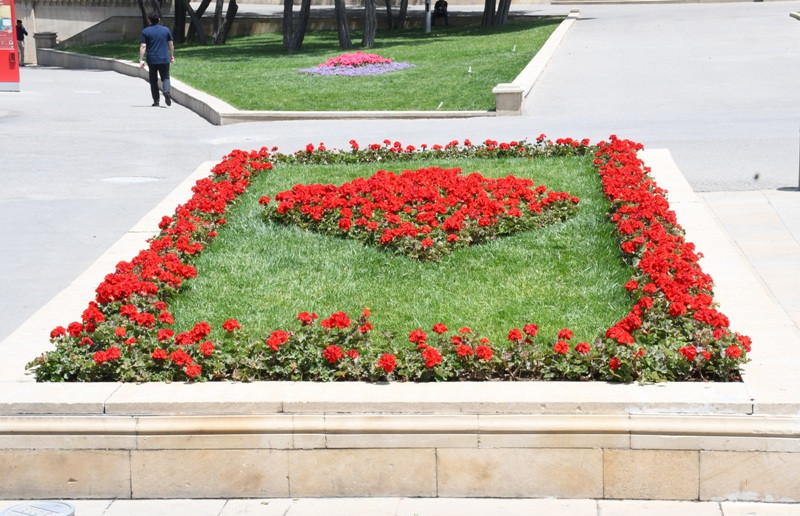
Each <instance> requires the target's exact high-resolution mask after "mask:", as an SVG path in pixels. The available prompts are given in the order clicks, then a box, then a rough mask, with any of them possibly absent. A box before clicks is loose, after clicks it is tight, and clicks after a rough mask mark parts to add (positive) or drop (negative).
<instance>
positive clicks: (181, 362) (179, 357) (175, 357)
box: [169, 349, 194, 367]
mask: <svg viewBox="0 0 800 516" xmlns="http://www.w3.org/2000/svg"><path fill="white" fill-rule="evenodd" d="M169 358H170V360H172V362H173V363H174V364H175V365H178V366H181V367H183V366H185V365H189V364H191V363H193V362H194V360H193V359H192V357H190V356H189V354H188V353H186V352H185V351H184V350H182V349H178V350H176V351H173V352H172V353H170V355H169Z"/></svg>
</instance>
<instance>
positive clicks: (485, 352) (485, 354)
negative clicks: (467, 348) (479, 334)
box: [475, 346, 494, 362]
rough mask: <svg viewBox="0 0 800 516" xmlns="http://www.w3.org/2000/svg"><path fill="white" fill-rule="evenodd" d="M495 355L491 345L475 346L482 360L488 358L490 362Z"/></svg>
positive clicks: (476, 354) (476, 352)
mask: <svg viewBox="0 0 800 516" xmlns="http://www.w3.org/2000/svg"><path fill="white" fill-rule="evenodd" d="M493 355H494V353H493V352H492V348H490V347H489V346H478V347H477V348H475V356H476V357H478V358H480V359H481V360H486V361H487V362H488V361H489V360H491V359H492V356H493Z"/></svg>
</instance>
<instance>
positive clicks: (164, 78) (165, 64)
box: [139, 13, 175, 107]
mask: <svg viewBox="0 0 800 516" xmlns="http://www.w3.org/2000/svg"><path fill="white" fill-rule="evenodd" d="M147 17H148V19H149V20H150V26H149V27H146V28H144V29H142V37H141V40H140V41H141V45H139V66H141V67H142V68H144V65H145V56H147V66H148V67H149V70H148V71H149V72H150V93H152V94H153V106H156V107H157V106H158V100H159V95H158V76H159V75H160V76H161V85H162V86H163V87H164V102H166V103H167V105H168V106H170V105H172V97H171V96H170V95H171V93H172V90H171V89H170V85H169V64H170V63H171V62H173V61H175V46H174V44H173V42H172V33H171V32H170V31H169V29H168V28H166V27H164V26H163V25H161V23H160V22H161V19H160V18H159V16H158V14H156V13H150V14H149V15H148V16H147Z"/></svg>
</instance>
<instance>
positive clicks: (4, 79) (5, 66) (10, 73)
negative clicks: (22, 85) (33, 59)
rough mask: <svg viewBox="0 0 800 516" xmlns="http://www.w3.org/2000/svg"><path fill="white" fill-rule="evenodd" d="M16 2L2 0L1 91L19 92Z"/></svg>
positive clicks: (0, 4)
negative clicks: (15, 28)
mask: <svg viewBox="0 0 800 516" xmlns="http://www.w3.org/2000/svg"><path fill="white" fill-rule="evenodd" d="M15 20H16V17H15V16H14V0H0V91H2V90H14V91H16V90H19V62H18V54H17V37H16V33H15V30H14V26H15V25H16V21H15Z"/></svg>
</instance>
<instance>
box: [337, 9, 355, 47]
mask: <svg viewBox="0 0 800 516" xmlns="http://www.w3.org/2000/svg"><path fill="white" fill-rule="evenodd" d="M333 5H334V11H335V13H336V32H337V33H338V34H339V48H341V49H342V50H345V49H348V48H350V47H352V46H353V42H352V40H351V39H350V24H349V23H348V22H347V6H346V5H345V4H344V0H334V3H333Z"/></svg>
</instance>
